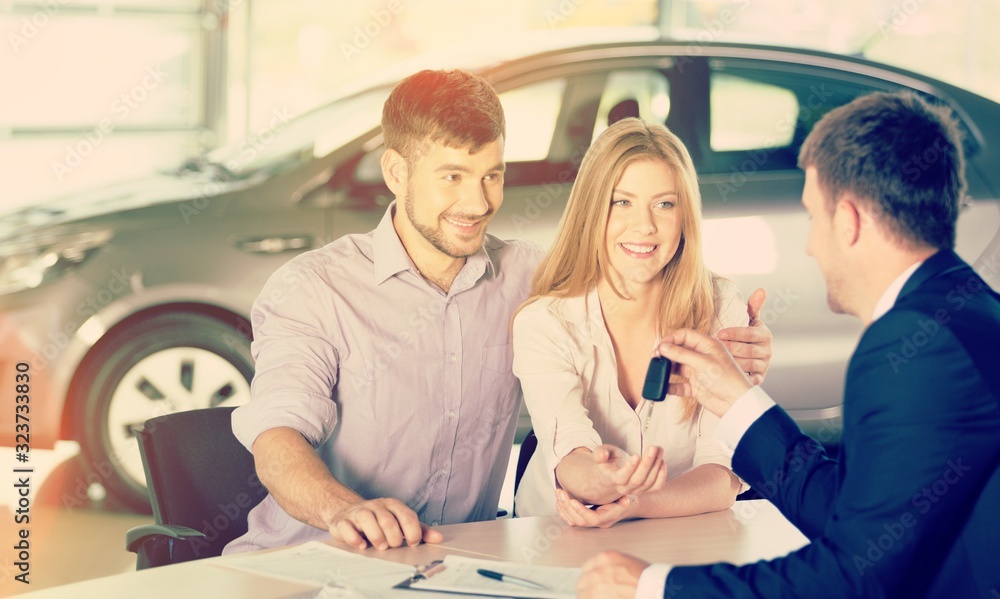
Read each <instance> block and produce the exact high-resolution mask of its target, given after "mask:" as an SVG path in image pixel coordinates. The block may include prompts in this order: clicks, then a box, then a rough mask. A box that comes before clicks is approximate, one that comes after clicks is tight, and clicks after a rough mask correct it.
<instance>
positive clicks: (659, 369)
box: [642, 356, 673, 401]
mask: <svg viewBox="0 0 1000 599" xmlns="http://www.w3.org/2000/svg"><path fill="white" fill-rule="evenodd" d="M672 366H673V364H671V362H670V360H669V359H667V358H664V357H663V356H655V357H653V359H652V360H650V361H649V370H647V371H646V382H645V383H643V385H642V396H643V398H645V399H648V400H650V401H663V398H664V397H666V396H667V386H668V385H669V383H670V370H671V367H672Z"/></svg>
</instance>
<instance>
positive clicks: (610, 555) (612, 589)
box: [576, 551, 649, 599]
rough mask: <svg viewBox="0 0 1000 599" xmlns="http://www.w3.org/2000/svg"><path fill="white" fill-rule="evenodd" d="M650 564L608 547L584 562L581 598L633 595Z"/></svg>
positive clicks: (613, 598)
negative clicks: (643, 572) (640, 577)
mask: <svg viewBox="0 0 1000 599" xmlns="http://www.w3.org/2000/svg"><path fill="white" fill-rule="evenodd" d="M648 565H649V564H648V563H647V562H644V561H642V560H641V559H637V558H634V557H632V556H629V555H625V554H623V553H618V552H617V551H604V552H601V553H598V554H597V555H595V556H594V557H592V558H590V559H589V560H588V561H587V563H585V564H583V572H582V573H581V575H580V580H579V582H577V584H576V596H577V597H579V598H580V599H632V598H633V597H635V587H636V586H637V585H638V584H639V576H641V575H642V571H643V570H645V569H646V566H648Z"/></svg>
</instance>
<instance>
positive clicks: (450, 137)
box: [382, 70, 506, 163]
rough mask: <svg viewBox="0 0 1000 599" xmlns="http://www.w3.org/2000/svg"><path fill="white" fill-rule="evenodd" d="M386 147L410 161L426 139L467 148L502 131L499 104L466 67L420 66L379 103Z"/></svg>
mask: <svg viewBox="0 0 1000 599" xmlns="http://www.w3.org/2000/svg"><path fill="white" fill-rule="evenodd" d="M382 134H383V136H384V137H385V146H386V148H389V149H391V150H396V151H397V152H399V153H400V154H401V155H402V156H403V158H404V159H406V161H407V162H409V163H412V162H413V161H414V160H415V159H416V158H417V157H419V156H420V154H422V153H423V152H424V151H425V150H424V148H423V145H424V144H425V142H427V141H432V142H433V141H440V142H443V143H444V144H445V145H447V146H451V147H458V148H469V151H470V152H472V153H476V152H477V151H479V148H481V147H482V146H484V145H486V144H488V143H490V142H492V141H494V140H496V139H499V138H501V137H504V136H505V135H506V122H505V121H504V115H503V106H501V104H500V98H499V97H498V96H497V93H496V90H494V89H493V86H492V85H490V84H489V83H488V82H487V81H486V80H485V79H483V78H482V77H479V76H478V75H474V74H472V73H469V72H467V71H462V70H453V71H429V70H424V71H420V72H419V73H416V74H414V75H410V76H409V77H407V78H406V79H404V80H403V81H401V82H400V83H399V85H397V86H396V88H395V89H393V90H392V93H391V94H389V98H388V99H387V100H386V101H385V105H384V106H383V107H382Z"/></svg>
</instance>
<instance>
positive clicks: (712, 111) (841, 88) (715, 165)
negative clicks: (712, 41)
mask: <svg viewBox="0 0 1000 599" xmlns="http://www.w3.org/2000/svg"><path fill="white" fill-rule="evenodd" d="M709 89H710V93H711V99H710V101H709V117H710V119H709V125H708V126H709V135H708V138H709V140H710V141H709V146H710V149H711V153H712V156H711V157H710V160H708V161H707V162H706V164H707V168H706V173H708V172H710V173H732V172H740V173H747V172H757V171H777V170H794V169H797V158H798V151H799V147H800V146H801V145H802V142H803V141H805V138H806V135H807V134H808V133H809V131H811V130H812V127H813V125H815V124H816V122H817V121H819V119H820V118H821V117H822V116H823V115H824V114H826V113H827V112H829V111H830V110H831V109H833V108H836V107H837V106H841V105H843V104H846V103H848V102H850V101H851V100H853V99H855V98H857V97H858V96H861V95H863V94H867V93H871V92H873V91H895V90H896V89H899V86H897V85H893V84H890V83H888V82H885V81H881V80H877V79H872V78H869V77H864V76H861V75H857V74H853V73H843V72H840V71H834V70H828V69H821V68H813V67H807V66H803V65H796V64H786V63H778V62H774V63H767V62H764V61H749V60H748V61H742V60H736V59H725V60H723V59H714V60H711V61H710V74H709Z"/></svg>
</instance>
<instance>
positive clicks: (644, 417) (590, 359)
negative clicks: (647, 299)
mask: <svg viewBox="0 0 1000 599" xmlns="http://www.w3.org/2000/svg"><path fill="white" fill-rule="evenodd" d="M719 298H720V302H719V306H720V309H719V313H718V314H719V316H718V319H717V322H716V324H717V325H718V326H716V327H715V328H714V329H713V331H712V333H713V335H714V334H715V333H717V332H718V330H719V329H723V328H727V327H739V326H747V321H748V317H747V311H746V302H744V301H743V298H742V297H741V296H740V294H739V291H738V290H737V289H736V286H735V285H734V284H733V283H731V282H729V281H726V280H720V281H719ZM513 345H514V374H516V375H517V377H518V378H519V379H520V380H521V389H522V390H523V392H524V401H525V404H526V405H527V407H528V412H529V413H530V414H531V425H532V427H533V428H534V431H535V436H537V437H538V448H537V449H536V450H535V453H534V455H532V457H531V460H530V461H529V462H528V466H527V468H526V469H525V472H524V477H523V478H522V480H521V484H520V486H519V487H518V491H517V495H516V496H515V498H514V506H515V509H516V512H517V515H518V516H544V515H554V514H556V500H555V469H556V465H558V464H559V461H560V460H561V459H562V458H563V457H564V456H566V454H568V453H569V452H571V451H573V449H575V448H577V447H587V448H589V449H593V448H595V447H597V446H598V445H600V444H602V443H609V444H611V445H616V446H618V447H621V448H622V449H624V450H625V451H627V452H628V453H629V454H639V453H642V451H643V449H644V448H645V447H647V446H652V445H659V446H660V447H662V448H663V450H664V452H663V458H664V461H665V462H666V466H667V478H668V479H669V478H673V477H675V476H679V475H681V474H683V473H685V472H688V471H689V470H692V469H693V468H695V467H697V466H700V465H702V464H721V465H723V466H725V467H726V468H731V461H730V459H729V458H728V457H727V456H726V454H725V452H724V450H723V448H722V447H721V445H719V444H718V443H717V442H716V441H714V440H713V439H712V431H714V430H715V426H716V424H717V423H718V422H719V418H718V417H717V416H715V415H713V414H712V413H710V412H708V411H706V410H699V411H698V414H697V415H696V417H695V418H694V419H688V420H685V421H683V422H681V421H680V416H681V412H682V410H683V403H682V400H681V398H680V397H677V396H673V395H668V396H667V397H666V399H665V400H664V401H662V402H651V401H648V400H642V402H641V403H639V404H638V406H637V407H636V408H635V409H633V408H632V407H631V406H630V405H629V404H628V402H627V401H626V400H625V397H624V396H622V394H621V391H620V390H619V389H618V367H617V360H616V359H615V352H614V348H613V346H612V344H611V336H610V335H609V334H608V331H607V327H606V326H605V324H604V316H603V314H602V312H601V303H600V299H599V298H598V295H597V289H596V288H594V289H592V290H591V291H590V292H589V293H587V295H585V296H578V297H571V298H552V297H545V298H542V299H539V300H537V301H535V302H533V303H532V304H530V305H528V306H526V307H525V308H524V309H523V310H521V311H520V312H519V313H518V315H517V317H516V318H515V319H514V336H513Z"/></svg>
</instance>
